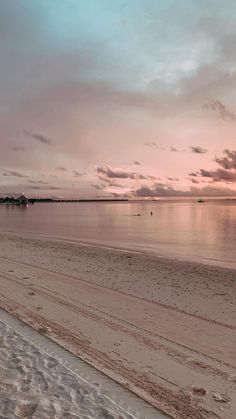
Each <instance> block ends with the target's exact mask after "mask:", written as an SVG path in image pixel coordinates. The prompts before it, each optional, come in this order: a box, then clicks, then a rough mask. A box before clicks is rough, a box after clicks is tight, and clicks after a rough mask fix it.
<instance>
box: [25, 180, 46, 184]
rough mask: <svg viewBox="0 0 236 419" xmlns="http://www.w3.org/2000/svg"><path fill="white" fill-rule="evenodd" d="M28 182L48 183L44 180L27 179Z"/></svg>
mask: <svg viewBox="0 0 236 419" xmlns="http://www.w3.org/2000/svg"><path fill="white" fill-rule="evenodd" d="M28 182H29V183H32V184H40V185H48V182H45V181H44V180H33V179H29V180H28Z"/></svg>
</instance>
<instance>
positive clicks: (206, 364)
mask: <svg viewBox="0 0 236 419" xmlns="http://www.w3.org/2000/svg"><path fill="white" fill-rule="evenodd" d="M0 238H1V241H2V247H1V249H0V266H1V269H0V277H1V281H0V282H1V285H0V294H1V299H0V305H1V307H2V308H5V309H6V310H7V311H9V312H12V314H13V315H15V316H17V317H19V318H20V319H21V320H23V321H25V322H26V323H28V324H29V325H31V326H33V327H34V328H35V329H36V330H39V331H40V332H41V333H43V334H45V335H46V336H48V337H49V338H50V339H52V340H55V341H56V342H58V343H59V344H60V345H62V346H64V347H65V348H67V349H69V350H70V351H71V352H73V353H74V354H75V355H77V356H79V357H81V358H82V359H84V360H85V361H86V362H89V363H90V364H91V365H93V366H95V367H96V368H97V369H99V370H101V371H103V372H105V373H106V374H107V375H108V376H110V377H112V378H113V379H115V380H116V381H118V382H120V383H121V384H122V385H125V386H127V387H128V388H130V389H131V390H132V391H134V392H135V393H137V394H138V395H139V396H141V397H142V398H143V399H145V400H147V401H148V402H149V403H151V404H152V405H153V406H155V407H156V408H159V409H160V410H162V411H164V412H166V413H167V414H169V415H171V417H173V418H178V419H185V418H186V419H187V418H189V417H191V419H195V418H196V419H203V418H204V419H205V418H207V419H208V418H210V417H219V418H221V417H222V418H223V419H233V418H234V417H235V415H236V392H235V380H236V350H235V347H236V335H235V329H236V292H235V291H236V272H235V270H232V269H224V268H218V267H213V266H207V265H202V264H196V263H191V262H187V263H186V262H182V261H176V260H170V259H164V258H156V257H153V256H147V255H145V254H137V253H129V252H127V251H122V250H120V251H119V252H117V251H116V250H114V249H107V248H101V247H97V246H89V245H86V246H84V245H78V243H68V242H66V243H65V242H60V241H55V240H49V239H47V240H44V239H42V238H40V239H33V238H29V237H28V238H26V237H25V236H24V237H23V235H22V236H20V235H19V234H18V235H12V234H6V233H5V234H3V233H1V234H0ZM199 389H200V390H199ZM215 394H216V395H217V394H220V395H221V396H220V397H225V398H226V399H227V401H226V402H223V403H219V402H217V401H216V400H215V399H214V397H215V396H214V395H215ZM207 412H208V413H209V412H210V413H209V414H208V413H207ZM210 415H211V416H210ZM216 415H218V416H216Z"/></svg>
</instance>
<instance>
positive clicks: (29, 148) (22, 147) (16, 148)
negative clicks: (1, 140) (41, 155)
mask: <svg viewBox="0 0 236 419" xmlns="http://www.w3.org/2000/svg"><path fill="white" fill-rule="evenodd" d="M11 150H13V151H27V150H32V147H25V146H17V145H16V146H13V147H11Z"/></svg>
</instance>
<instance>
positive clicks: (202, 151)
mask: <svg viewBox="0 0 236 419" xmlns="http://www.w3.org/2000/svg"><path fill="white" fill-rule="evenodd" d="M190 150H191V151H192V153H196V154H205V153H207V150H206V148H202V147H200V146H191V147H190Z"/></svg>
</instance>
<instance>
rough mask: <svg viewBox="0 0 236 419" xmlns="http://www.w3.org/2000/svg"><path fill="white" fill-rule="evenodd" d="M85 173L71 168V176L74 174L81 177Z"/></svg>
mask: <svg viewBox="0 0 236 419" xmlns="http://www.w3.org/2000/svg"><path fill="white" fill-rule="evenodd" d="M85 175H86V173H84V172H83V173H82V172H78V171H77V170H73V176H75V177H82V176H85Z"/></svg>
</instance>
